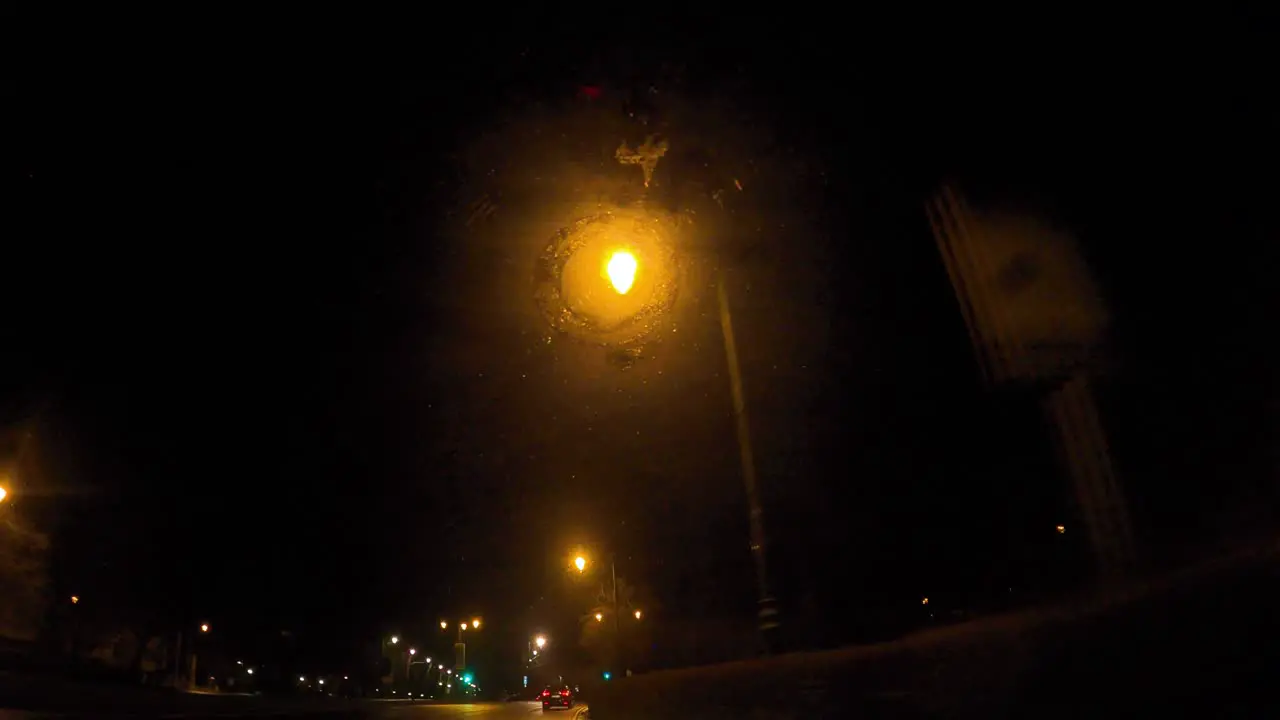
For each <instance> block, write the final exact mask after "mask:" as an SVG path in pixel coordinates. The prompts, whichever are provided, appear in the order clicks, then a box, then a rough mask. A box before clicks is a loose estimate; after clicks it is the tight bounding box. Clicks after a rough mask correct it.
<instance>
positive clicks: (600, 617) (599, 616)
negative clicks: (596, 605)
mask: <svg viewBox="0 0 1280 720" xmlns="http://www.w3.org/2000/svg"><path fill="white" fill-rule="evenodd" d="M601 620H604V613H596V622H600V621H601Z"/></svg>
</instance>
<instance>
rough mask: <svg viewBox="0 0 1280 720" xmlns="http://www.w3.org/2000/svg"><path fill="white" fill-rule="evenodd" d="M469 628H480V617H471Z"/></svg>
mask: <svg viewBox="0 0 1280 720" xmlns="http://www.w3.org/2000/svg"><path fill="white" fill-rule="evenodd" d="M471 629H472V630H479V629H480V618H472V620H471Z"/></svg>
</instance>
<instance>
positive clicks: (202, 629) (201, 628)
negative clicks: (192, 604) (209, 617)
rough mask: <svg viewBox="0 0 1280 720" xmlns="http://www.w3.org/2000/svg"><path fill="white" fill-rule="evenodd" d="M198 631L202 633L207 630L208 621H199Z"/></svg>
mask: <svg viewBox="0 0 1280 720" xmlns="http://www.w3.org/2000/svg"><path fill="white" fill-rule="evenodd" d="M200 632H202V633H207V632H209V623H200Z"/></svg>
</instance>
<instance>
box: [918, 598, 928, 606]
mask: <svg viewBox="0 0 1280 720" xmlns="http://www.w3.org/2000/svg"><path fill="white" fill-rule="evenodd" d="M920 604H921V605H928V604H929V598H925V599H923V600H921V601H920Z"/></svg>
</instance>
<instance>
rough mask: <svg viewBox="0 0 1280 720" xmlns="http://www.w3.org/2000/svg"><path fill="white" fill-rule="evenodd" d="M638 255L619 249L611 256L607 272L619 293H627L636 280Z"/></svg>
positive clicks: (606, 268)
mask: <svg viewBox="0 0 1280 720" xmlns="http://www.w3.org/2000/svg"><path fill="white" fill-rule="evenodd" d="M636 267H637V263H636V256H635V255H632V254H631V253H629V252H627V251H626V250H618V251H617V252H615V253H613V255H611V256H610V257H609V263H608V264H607V265H606V266H605V272H606V273H607V274H608V276H609V282H610V283H612V284H613V289H614V290H616V291H617V293H618V294H619V295H626V294H627V293H628V292H630V291H631V286H632V285H633V284H635V281H636Z"/></svg>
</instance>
